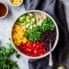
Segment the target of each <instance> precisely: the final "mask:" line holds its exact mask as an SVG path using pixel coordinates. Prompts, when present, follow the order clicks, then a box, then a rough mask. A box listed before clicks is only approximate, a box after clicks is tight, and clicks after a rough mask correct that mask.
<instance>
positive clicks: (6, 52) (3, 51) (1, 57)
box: [0, 44, 19, 69]
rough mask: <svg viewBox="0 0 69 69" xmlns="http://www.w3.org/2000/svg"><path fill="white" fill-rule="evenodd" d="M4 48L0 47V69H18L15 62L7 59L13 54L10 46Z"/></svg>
mask: <svg viewBox="0 0 69 69" xmlns="http://www.w3.org/2000/svg"><path fill="white" fill-rule="evenodd" d="M7 47H8V48H5V47H3V46H1V45H0V69H19V68H18V65H17V64H16V62H14V61H12V60H10V59H9V57H10V56H11V55H12V54H13V53H15V50H14V49H13V47H12V45H11V44H8V45H7Z"/></svg>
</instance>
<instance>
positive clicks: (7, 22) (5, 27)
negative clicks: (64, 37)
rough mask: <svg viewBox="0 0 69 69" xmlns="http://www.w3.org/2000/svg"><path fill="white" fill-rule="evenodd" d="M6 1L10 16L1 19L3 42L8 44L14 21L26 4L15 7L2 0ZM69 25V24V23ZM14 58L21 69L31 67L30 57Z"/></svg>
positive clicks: (68, 7)
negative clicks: (29, 65) (29, 63)
mask: <svg viewBox="0 0 69 69" xmlns="http://www.w3.org/2000/svg"><path fill="white" fill-rule="evenodd" d="M0 1H3V2H5V3H6V4H7V5H8V6H9V13H8V16H7V17H6V18H4V19H0V39H1V40H2V42H3V43H2V44H3V45H6V43H7V42H9V37H10V33H11V32H10V31H11V28H12V25H13V22H14V21H15V19H16V18H17V16H18V15H20V14H22V13H23V12H25V9H24V6H23V5H21V6H20V7H13V6H11V5H10V4H9V2H8V0H0ZM62 1H63V3H64V4H65V8H66V9H65V11H66V18H67V22H68V24H69V14H68V13H69V0H62ZM68 26H69V25H68ZM11 59H12V60H14V61H17V63H18V64H19V68H20V69H29V67H28V63H27V62H28V59H27V58H26V57H23V56H21V58H19V59H17V58H16V57H15V55H13V56H12V57H11Z"/></svg>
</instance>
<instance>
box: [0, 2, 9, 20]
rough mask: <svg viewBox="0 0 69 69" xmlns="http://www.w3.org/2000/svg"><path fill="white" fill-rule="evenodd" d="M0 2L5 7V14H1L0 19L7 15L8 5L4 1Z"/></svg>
mask: <svg viewBox="0 0 69 69" xmlns="http://www.w3.org/2000/svg"><path fill="white" fill-rule="evenodd" d="M0 4H3V5H4V7H5V8H6V12H5V14H4V15H3V16H1V17H0V19H3V18H5V17H6V16H7V15H8V6H7V4H6V3H4V2H0Z"/></svg>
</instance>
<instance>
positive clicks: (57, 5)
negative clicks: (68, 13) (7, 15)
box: [24, 0, 69, 69]
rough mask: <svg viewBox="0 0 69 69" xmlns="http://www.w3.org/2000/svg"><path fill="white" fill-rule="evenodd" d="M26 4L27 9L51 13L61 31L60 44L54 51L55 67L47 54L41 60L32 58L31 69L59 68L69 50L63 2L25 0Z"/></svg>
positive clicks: (30, 61) (55, 0) (56, 0)
mask: <svg viewBox="0 0 69 69" xmlns="http://www.w3.org/2000/svg"><path fill="white" fill-rule="evenodd" d="M24 6H25V9H26V10H27V11H28V10H41V11H44V12H47V13H48V14H50V15H51V16H52V17H53V18H54V19H55V21H56V22H57V25H58V27H59V32H60V37H59V42H58V45H57V47H56V49H55V50H54V51H53V59H54V65H53V67H50V66H49V65H48V60H49V56H47V57H44V58H42V59H39V60H33V59H30V60H29V69H57V66H59V65H63V63H64V61H65V60H66V59H65V57H64V56H66V54H67V52H69V36H68V27H67V23H66V19H65V14H64V10H63V4H62V2H61V1H59V0H24ZM66 51H67V52H66ZM67 55H68V54H67Z"/></svg>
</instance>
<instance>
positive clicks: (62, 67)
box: [57, 66, 65, 69]
mask: <svg viewBox="0 0 69 69" xmlns="http://www.w3.org/2000/svg"><path fill="white" fill-rule="evenodd" d="M57 69H65V67H64V66H59V67H58V68H57Z"/></svg>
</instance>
